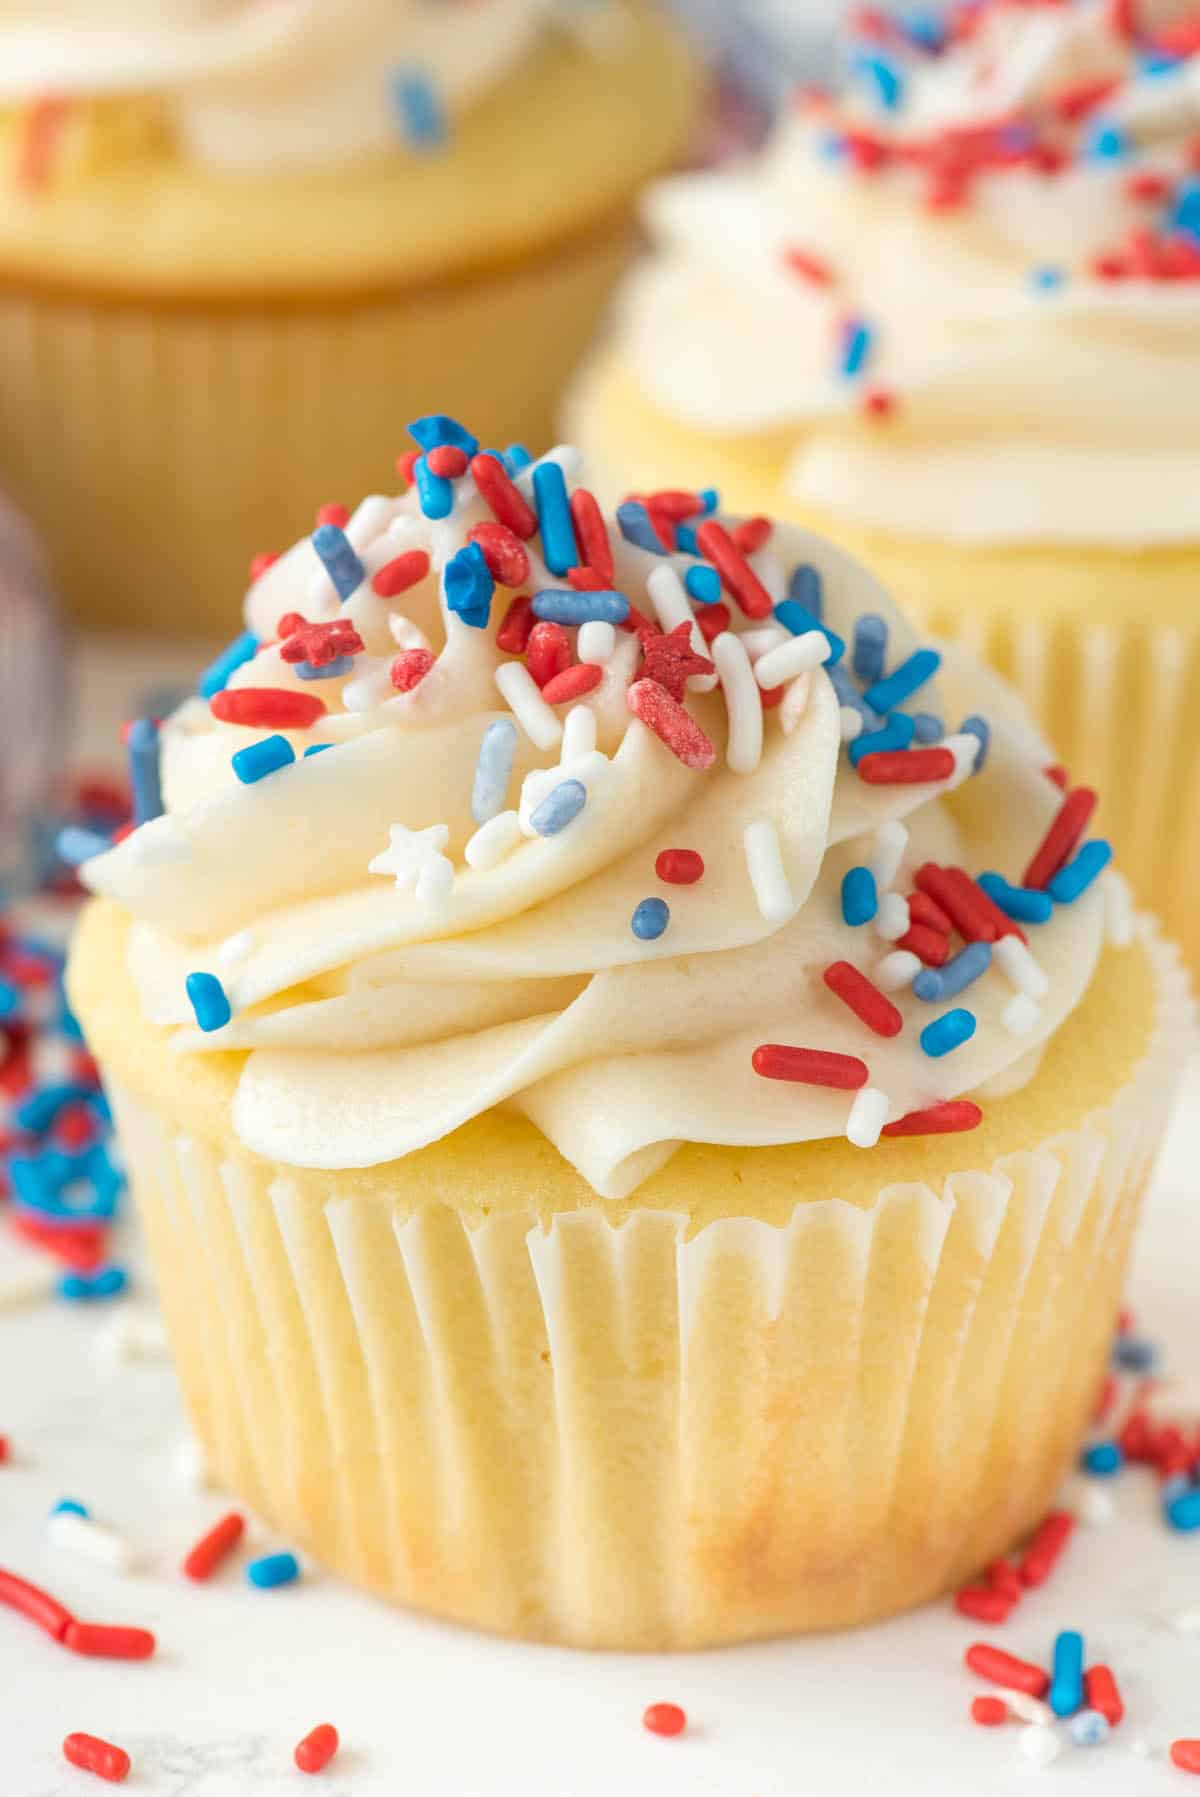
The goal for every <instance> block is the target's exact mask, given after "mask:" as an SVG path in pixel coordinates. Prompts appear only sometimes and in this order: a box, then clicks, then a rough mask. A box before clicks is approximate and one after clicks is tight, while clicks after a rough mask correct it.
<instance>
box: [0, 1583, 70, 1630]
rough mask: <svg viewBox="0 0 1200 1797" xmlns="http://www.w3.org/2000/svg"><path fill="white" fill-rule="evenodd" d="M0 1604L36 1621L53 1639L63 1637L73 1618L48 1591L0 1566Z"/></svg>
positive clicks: (31, 1620)
mask: <svg viewBox="0 0 1200 1797" xmlns="http://www.w3.org/2000/svg"><path fill="white" fill-rule="evenodd" d="M0 1604H5V1605H7V1607H8V1608H9V1609H10V1610H16V1611H17V1612H18V1613H19V1614H20V1615H22V1616H24V1617H26V1618H27V1619H28V1621H30V1622H35V1623H36V1624H37V1626H38V1627H39V1628H40V1629H44V1630H45V1631H46V1633H47V1634H48V1635H52V1636H53V1637H54V1639H55V1640H56V1641H63V1640H64V1637H65V1634H66V1630H67V1629H68V1628H69V1627H70V1626H71V1624H72V1623H73V1621H74V1618H73V1616H72V1615H71V1612H70V1611H69V1610H66V1609H64V1608H63V1606H62V1604H60V1603H59V1601H58V1599H57V1598H54V1597H51V1595H50V1593H49V1592H48V1591H43V1590H42V1589H41V1588H40V1587H39V1586H37V1585H31V1584H30V1583H29V1582H28V1580H26V1579H22V1578H18V1577H17V1575H16V1573H15V1572H8V1571H6V1570H5V1569H4V1568H3V1567H0Z"/></svg>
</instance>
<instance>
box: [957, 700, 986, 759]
mask: <svg viewBox="0 0 1200 1797" xmlns="http://www.w3.org/2000/svg"><path fill="white" fill-rule="evenodd" d="M958 732H959V735H960V736H977V737H978V738H979V753H978V755H976V757H975V772H976V773H977V774H982V772H983V770H984V768H985V767H986V766H987V758H988V752H989V750H990V749H991V746H992V726H991V725H990V724H989V723H988V721H987V719H986V718H981V717H979V716H977V715H976V714H975V713H974V712H972V714H971V716H970V717H969V718H964V719H963V721H962V723H961V724H960V725H959V727H958Z"/></svg>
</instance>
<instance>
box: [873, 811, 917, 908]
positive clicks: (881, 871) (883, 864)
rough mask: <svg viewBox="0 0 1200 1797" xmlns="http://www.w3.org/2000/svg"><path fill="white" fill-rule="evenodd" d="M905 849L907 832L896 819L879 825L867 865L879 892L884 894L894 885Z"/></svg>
mask: <svg viewBox="0 0 1200 1797" xmlns="http://www.w3.org/2000/svg"><path fill="white" fill-rule="evenodd" d="M907 847H908V831H907V830H906V829H905V827H904V825H903V824H902V823H901V822H900V821H899V819H898V818H891V819H889V820H888V822H887V823H885V824H880V826H879V828H878V830H876V832H875V836H874V842H873V848H872V852H871V857H870V860H869V861H868V863H867V865H868V867H869V868H870V869H871V872H872V874H874V876H875V884H876V886H877V887H878V889H879V891H880V892H886V891H887V890H888V888H889V887H890V886H892V885H894V884H895V880H896V875H897V874H898V873H899V872H900V863H901V862H902V861H903V859H904V851H905V850H906V849H907Z"/></svg>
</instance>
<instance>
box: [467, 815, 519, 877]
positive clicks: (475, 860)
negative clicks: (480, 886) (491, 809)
mask: <svg viewBox="0 0 1200 1797" xmlns="http://www.w3.org/2000/svg"><path fill="white" fill-rule="evenodd" d="M520 840H521V820H520V818H519V817H518V816H517V813H516V812H515V811H502V812H501V813H500V814H499V816H498V817H493V818H490V819H489V820H488V822H487V823H486V824H482V825H481V826H480V827H479V829H478V830H476V832H475V834H474V836H472V837H471V839H470V841H469V842H468V843H467V846H466V848H465V849H464V850H463V854H464V855H465V856H466V861H467V866H468V867H475V868H478V869H479V870H480V872H482V873H486V872H487V871H488V869H489V868H492V867H498V866H499V865H500V863H501V862H502V861H504V860H506V859H507V857H508V856H509V855H511V854H512V852H513V850H514V849H515V848H516V846H517V844H518V843H519V842H520Z"/></svg>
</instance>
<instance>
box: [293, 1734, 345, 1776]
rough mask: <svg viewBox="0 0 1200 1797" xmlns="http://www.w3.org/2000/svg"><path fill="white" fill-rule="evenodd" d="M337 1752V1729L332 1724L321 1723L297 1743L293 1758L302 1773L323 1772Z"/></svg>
mask: <svg viewBox="0 0 1200 1797" xmlns="http://www.w3.org/2000/svg"><path fill="white" fill-rule="evenodd" d="M337 1750H338V1732H337V1729H336V1728H335V1727H334V1726H333V1724H332V1722H321V1723H318V1725H317V1727H316V1728H314V1729H311V1730H310V1731H309V1733H308V1734H306V1735H305V1737H304V1739H303V1740H302V1741H299V1742H297V1744H296V1751H295V1753H294V1754H293V1755H292V1758H293V1759H294V1760H295V1762H296V1765H297V1767H298V1769H299V1770H300V1771H301V1772H314V1773H315V1772H323V1771H324V1770H325V1767H326V1766H327V1765H328V1764H329V1762H330V1760H331V1759H332V1758H333V1756H334V1754H335V1753H336V1752H337Z"/></svg>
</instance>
